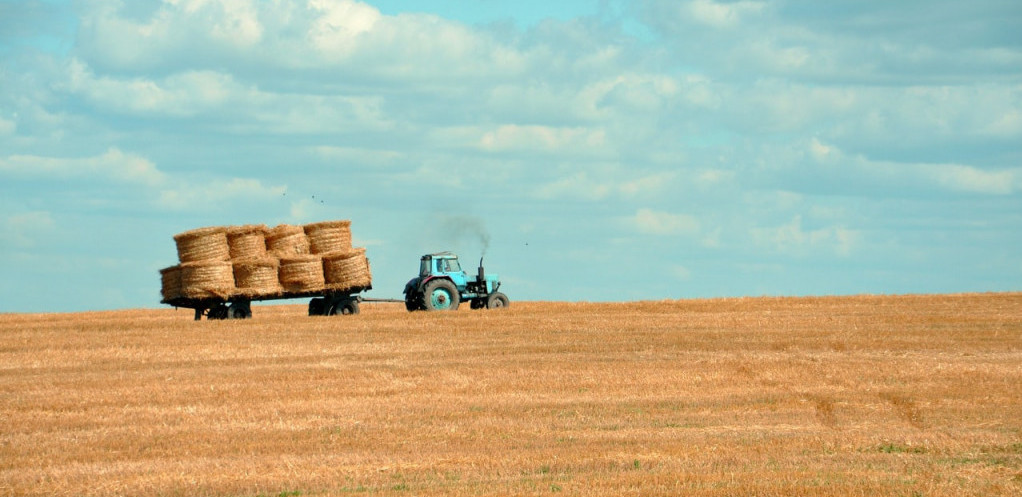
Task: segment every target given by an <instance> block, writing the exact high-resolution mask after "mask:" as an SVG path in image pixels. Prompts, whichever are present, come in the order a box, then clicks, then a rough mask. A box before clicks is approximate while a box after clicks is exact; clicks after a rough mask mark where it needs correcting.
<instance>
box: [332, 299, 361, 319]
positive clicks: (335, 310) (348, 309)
mask: <svg viewBox="0 0 1022 497" xmlns="http://www.w3.org/2000/svg"><path fill="white" fill-rule="evenodd" d="M358 313H359V309H358V301H357V300H354V299H352V300H342V301H340V302H338V303H336V304H334V305H333V307H331V308H330V312H329V314H330V315H331V316H336V315H338V314H340V315H343V316H347V315H349V314H358Z"/></svg>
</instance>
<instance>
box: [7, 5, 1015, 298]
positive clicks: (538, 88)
mask: <svg viewBox="0 0 1022 497" xmlns="http://www.w3.org/2000/svg"><path fill="white" fill-rule="evenodd" d="M1019 32H1022V6H1020V4H1019V3H1018V2H1017V1H1013V0H1012V1H1000V0H988V1H976V2H956V1H926V2H921V1H902V2H887V1H884V2H880V1H868V0H867V1H860V0H856V1H851V0H834V1H828V2H805V1H794V0H792V1H752V0H743V1H737V2H735V1H714V0H692V1H678V0H634V1H624V0H593V1H583V0H574V1H565V2H538V1H535V2H533V1H528V2H496V1H485V0H484V1H476V2H469V1H448V2H408V1H400V0H381V1H379V2H372V1H370V2H354V1H349V0H307V1H295V2H264V1H257V0H235V1H222V2H216V1H209V0H166V1H162V2H160V1H137V0H133V1H126V0H125V1H113V0H111V1H101V0H83V1H80V2H58V1H15V2H12V1H7V0H0V233H2V237H0V274H2V278H0V312H37V311H77V310H94V309H119V308H135V307H158V306H159V305H160V304H159V303H158V301H159V273H158V270H159V269H160V268H162V267H166V266H169V265H172V264H174V263H175V262H176V250H175V246H174V241H173V238H172V237H173V235H174V234H176V233H179V232H182V231H186V230H188V229H192V228H196V227H200V226H212V225H229V224H249V223H265V224H268V225H273V224H277V223H294V224H300V223H307V222H315V221H322V220H329V219H351V220H352V231H353V234H354V237H355V242H356V243H357V244H359V245H361V246H365V247H367V249H368V255H369V257H370V260H371V262H372V266H373V273H374V286H375V290H373V291H372V292H371V294H370V296H375V297H400V292H401V288H402V286H403V284H404V282H405V281H406V280H407V279H408V278H410V277H412V276H413V275H414V273H415V271H416V269H417V261H418V257H419V256H420V255H421V254H423V253H427V252H433V251H438V250H447V249H450V250H456V251H459V252H460V253H461V254H462V256H463V257H464V258H465V259H466V260H467V261H468V265H470V266H474V261H475V260H476V259H477V258H478V256H479V255H480V254H481V253H482V252H483V251H484V250H485V252H486V258H487V262H488V263H487V268H488V270H489V271H491V272H498V273H500V274H501V276H502V277H503V279H504V281H505V283H504V284H505V286H504V289H505V290H506V291H507V293H508V294H509V296H510V297H511V299H512V301H514V300H593V301H619V300H637V299H675V298H690V297H715V296H747V295H748V296H756V295H831V294H857V293H884V294H890V293H947V292H975V291H1018V290H1022V255H1020V254H1022V251H1020V250H1019V249H1018V247H1019V246H1020V245H1022V37H1020V36H1019V35H1018V33H1019ZM484 239H486V240H488V241H489V243H488V244H487V245H486V246H485V247H484V243H483V240H484Z"/></svg>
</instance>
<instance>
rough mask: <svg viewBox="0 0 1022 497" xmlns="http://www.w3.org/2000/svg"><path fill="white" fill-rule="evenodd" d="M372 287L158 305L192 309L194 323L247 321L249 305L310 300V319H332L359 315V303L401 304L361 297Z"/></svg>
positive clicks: (177, 300)
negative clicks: (275, 301)
mask: <svg viewBox="0 0 1022 497" xmlns="http://www.w3.org/2000/svg"><path fill="white" fill-rule="evenodd" d="M372 288H373V287H372V286H366V287H354V288H349V289H347V290H339V291H334V290H314V291H307V292H282V293H275V294H272V295H256V296H250V295H231V296H227V297H205V298H189V297H176V298H173V299H168V300H162V301H160V303H162V304H167V305H172V306H174V307H184V308H186V309H194V310H195V320H196V321H198V320H201V319H202V316H206V319H247V318H251V317H252V302H254V301H266V300H285V299H301V298H309V299H311V300H309V315H310V316H333V315H348V314H358V313H359V304H360V303H362V302H404V300H397V299H372V298H366V297H363V296H362V295H361V293H362V292H365V291H368V290H372Z"/></svg>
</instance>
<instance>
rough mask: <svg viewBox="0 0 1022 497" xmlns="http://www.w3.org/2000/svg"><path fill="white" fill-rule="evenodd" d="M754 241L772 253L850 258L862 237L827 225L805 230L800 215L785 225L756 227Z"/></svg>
mask: <svg viewBox="0 0 1022 497" xmlns="http://www.w3.org/2000/svg"><path fill="white" fill-rule="evenodd" d="M751 235H752V239H753V240H754V241H755V242H756V244H757V245H759V246H760V247H763V248H765V249H767V250H770V251H772V252H776V253H781V254H785V255H790V256H799V257H801V256H808V255H816V256H819V255H821V252H822V253H823V254H835V255H839V256H842V257H847V256H850V255H851V254H852V253H853V250H854V249H855V245H856V243H857V242H858V240H859V238H860V234H859V232H857V231H856V230H852V229H849V228H846V227H844V226H823V227H819V228H816V229H805V228H803V226H802V216H801V215H796V216H795V217H794V218H792V220H791V221H790V222H789V223H787V224H784V225H781V226H776V227H770V228H753V229H752V230H751Z"/></svg>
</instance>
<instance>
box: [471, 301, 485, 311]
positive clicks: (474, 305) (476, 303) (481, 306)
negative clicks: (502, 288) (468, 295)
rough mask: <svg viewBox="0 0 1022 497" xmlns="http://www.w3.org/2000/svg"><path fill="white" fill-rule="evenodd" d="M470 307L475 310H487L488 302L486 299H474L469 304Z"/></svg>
mask: <svg viewBox="0 0 1022 497" xmlns="http://www.w3.org/2000/svg"><path fill="white" fill-rule="evenodd" d="M469 306H470V307H472V308H473V309H485V308H486V300H485V299H472V302H470V303H469Z"/></svg>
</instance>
